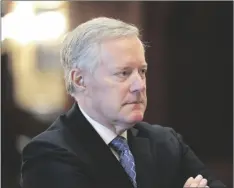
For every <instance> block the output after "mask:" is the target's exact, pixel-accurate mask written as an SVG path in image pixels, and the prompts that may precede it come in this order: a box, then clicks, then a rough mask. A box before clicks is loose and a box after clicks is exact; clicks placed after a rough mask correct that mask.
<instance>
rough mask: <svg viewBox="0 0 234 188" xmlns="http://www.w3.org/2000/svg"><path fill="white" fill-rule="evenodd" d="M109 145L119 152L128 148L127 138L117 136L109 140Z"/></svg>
mask: <svg viewBox="0 0 234 188" xmlns="http://www.w3.org/2000/svg"><path fill="white" fill-rule="evenodd" d="M110 145H111V147H113V149H114V150H115V151H116V152H117V153H119V154H120V153H122V152H124V151H126V150H129V147H128V144H127V140H126V139H125V138H124V137H122V136H117V137H116V138H115V139H114V140H112V141H111V143H110Z"/></svg>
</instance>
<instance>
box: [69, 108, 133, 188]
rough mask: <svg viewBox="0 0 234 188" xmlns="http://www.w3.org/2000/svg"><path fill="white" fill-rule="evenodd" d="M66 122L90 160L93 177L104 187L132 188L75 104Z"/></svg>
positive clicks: (106, 147) (108, 150)
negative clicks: (101, 182)
mask: <svg viewBox="0 0 234 188" xmlns="http://www.w3.org/2000/svg"><path fill="white" fill-rule="evenodd" d="M67 120H68V122H66V125H67V126H69V128H70V130H71V132H72V134H74V136H75V138H76V139H77V142H79V145H80V144H81V145H82V147H84V150H85V151H86V153H87V154H88V155H89V156H90V158H91V160H90V167H91V169H92V173H93V175H94V177H95V178H97V179H98V180H102V179H103V182H104V184H105V185H106V186H105V187H113V188H114V187H118V188H119V187H124V188H132V187H133V186H132V183H131V181H130V180H129V178H128V176H127V174H126V173H125V171H124V169H123V168H122V166H121V165H120V163H119V161H118V160H117V159H116V157H115V156H114V155H113V153H112V152H111V150H110V149H109V147H108V146H107V145H106V143H105V142H104V141H103V139H102V138H101V137H100V136H99V134H98V133H97V132H96V131H95V129H94V128H93V127H92V125H90V123H89V122H88V121H87V120H86V119H85V117H84V116H83V115H82V113H81V112H80V110H79V107H78V105H77V104H74V106H73V107H72V109H71V110H70V111H69V112H68V113H67ZM78 155H79V154H78Z"/></svg>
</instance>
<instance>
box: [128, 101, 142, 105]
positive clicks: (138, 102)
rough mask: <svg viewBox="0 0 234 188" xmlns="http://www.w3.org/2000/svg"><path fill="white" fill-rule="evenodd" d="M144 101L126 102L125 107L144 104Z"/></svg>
mask: <svg viewBox="0 0 234 188" xmlns="http://www.w3.org/2000/svg"><path fill="white" fill-rule="evenodd" d="M142 103H143V101H133V102H126V103H125V104H124V105H126V104H142Z"/></svg>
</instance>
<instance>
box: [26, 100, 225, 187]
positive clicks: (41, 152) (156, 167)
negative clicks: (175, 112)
mask: <svg viewBox="0 0 234 188" xmlns="http://www.w3.org/2000/svg"><path fill="white" fill-rule="evenodd" d="M128 143H129V147H130V149H131V151H132V153H133V156H134V158H135V163H136V173H137V184H138V187H139V188H172V187H173V188H182V187H183V185H184V183H185V181H186V179H187V178H189V177H190V176H196V175H198V174H202V175H203V176H204V177H205V178H207V179H208V182H209V185H210V187H211V188H212V187H217V188H222V187H225V186H224V185H223V184H222V183H221V182H220V181H219V180H216V179H215V178H214V176H213V175H211V173H210V172H209V171H208V170H207V169H206V168H205V166H204V165H203V164H202V162H201V161H200V160H199V159H198V158H197V157H196V156H195V154H194V153H193V152H192V151H191V149H190V148H189V147H188V146H187V145H186V144H185V143H184V142H183V141H182V140H181V137H180V136H179V135H178V134H177V133H175V131H174V130H173V129H171V128H166V127H162V126H159V125H149V124H148V123H145V122H141V123H138V124H136V125H135V126H134V128H132V129H130V130H128ZM22 186H23V187H24V188H133V186H132V184H131V182H130V180H129V179H128V176H127V174H126V173H125V171H124V169H123V168H122V166H121V165H120V163H119V161H118V160H117V159H116V157H115V156H114V155H113V153H112V152H111V150H110V148H109V147H108V146H107V145H106V144H105V142H104V141H103V140H102V138H101V137H100V136H99V135H98V133H97V132H96V131H95V129H94V128H93V127H92V126H91V125H90V124H89V122H88V121H87V120H86V119H85V117H84V116H83V115H82V113H81V112H80V110H79V107H78V106H77V104H75V105H74V106H73V107H72V109H71V110H70V111H69V112H68V113H67V114H64V115H61V116H60V117H59V118H58V119H57V120H56V121H55V122H54V123H53V124H52V126H51V127H50V128H49V129H47V130H46V131H45V132H43V133H42V134H40V135H38V136H37V137H35V138H34V139H32V141H31V142H30V143H29V144H28V145H27V146H26V147H25V148H24V150H23V154H22Z"/></svg>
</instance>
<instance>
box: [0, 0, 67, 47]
mask: <svg viewBox="0 0 234 188" xmlns="http://www.w3.org/2000/svg"><path fill="white" fill-rule="evenodd" d="M62 3H63V2H62V1H61V2H57V1H53V2H52V1H47V2H39V1H21V2H14V6H13V10H12V12H10V13H8V14H6V15H5V16H4V17H3V18H2V37H1V40H2V41H3V40H5V39H7V38H8V39H13V40H15V41H17V42H19V43H21V44H28V43H29V42H34V41H48V40H56V39H58V38H59V37H61V36H62V35H63V34H64V33H65V31H66V29H67V21H66V18H65V16H64V14H63V13H62V12H61V11H59V10H55V11H47V10H46V9H44V10H42V9H41V8H43V7H46V6H47V7H50V8H51V7H53V8H56V7H58V6H60V5H61V4H62ZM37 6H40V7H37ZM37 8H40V13H38V14H36V9H37Z"/></svg>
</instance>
